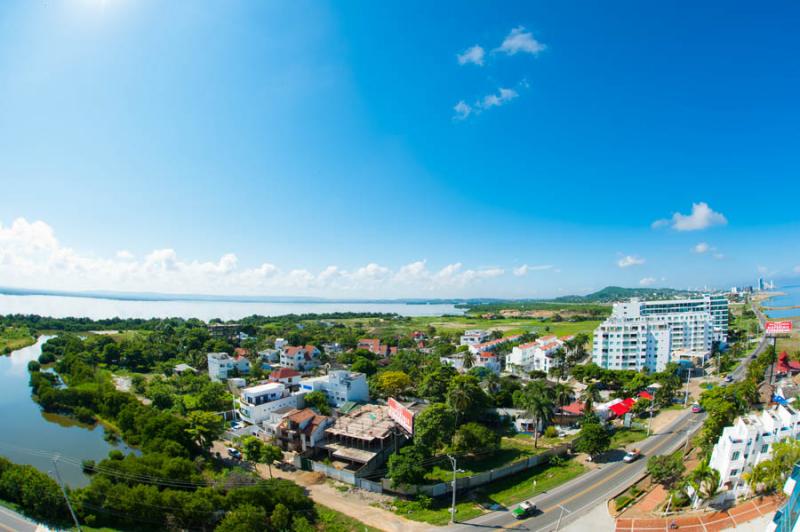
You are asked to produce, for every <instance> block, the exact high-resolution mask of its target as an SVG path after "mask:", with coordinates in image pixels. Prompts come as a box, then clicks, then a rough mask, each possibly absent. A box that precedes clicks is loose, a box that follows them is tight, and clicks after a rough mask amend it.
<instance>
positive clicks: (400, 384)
mask: <svg viewBox="0 0 800 532" xmlns="http://www.w3.org/2000/svg"><path fill="white" fill-rule="evenodd" d="M377 379H378V388H379V389H380V390H381V392H382V393H383V394H384V395H385V396H386V397H394V396H398V395H400V394H401V393H403V392H404V391H406V390H407V389H408V388H410V387H411V377H409V376H408V375H407V374H406V373H404V372H402V371H384V372H383V373H379V374H378V377H377Z"/></svg>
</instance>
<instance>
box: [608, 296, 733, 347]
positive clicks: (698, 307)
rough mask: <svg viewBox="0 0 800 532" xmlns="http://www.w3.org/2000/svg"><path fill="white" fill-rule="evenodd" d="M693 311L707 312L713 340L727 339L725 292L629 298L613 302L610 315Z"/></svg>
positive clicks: (663, 313)
mask: <svg viewBox="0 0 800 532" xmlns="http://www.w3.org/2000/svg"><path fill="white" fill-rule="evenodd" d="M694 312H708V314H709V315H710V316H711V325H712V327H713V334H714V340H715V341H717V342H721V343H726V342H727V341H728V298H727V297H726V296H725V294H706V295H703V296H701V297H695V298H688V299H664V300H658V301H640V300H638V299H631V300H630V301H629V302H627V303H615V304H614V311H613V313H612V315H618V316H663V315H671V314H683V313H694Z"/></svg>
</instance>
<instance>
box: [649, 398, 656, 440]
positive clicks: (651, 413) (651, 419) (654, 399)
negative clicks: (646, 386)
mask: <svg viewBox="0 0 800 532" xmlns="http://www.w3.org/2000/svg"><path fill="white" fill-rule="evenodd" d="M655 402H656V396H655V394H654V395H653V396H652V399H650V417H649V418H648V419H647V435H648V436H650V428H651V427H652V426H653V403H655Z"/></svg>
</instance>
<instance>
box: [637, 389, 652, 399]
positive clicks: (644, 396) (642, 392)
mask: <svg viewBox="0 0 800 532" xmlns="http://www.w3.org/2000/svg"><path fill="white" fill-rule="evenodd" d="M639 397H641V398H642V399H650V400H651V401H652V400H653V396H652V395H650V394H649V393H647V392H645V391H641V392H639Z"/></svg>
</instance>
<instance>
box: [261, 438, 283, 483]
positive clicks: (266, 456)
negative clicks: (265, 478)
mask: <svg viewBox="0 0 800 532" xmlns="http://www.w3.org/2000/svg"><path fill="white" fill-rule="evenodd" d="M282 459H283V452H282V451H281V448H280V447H278V446H277V445H265V446H264V449H263V452H262V454H261V461H262V462H263V463H265V464H267V468H268V469H269V478H272V463H273V462H276V461H278V460H282Z"/></svg>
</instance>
